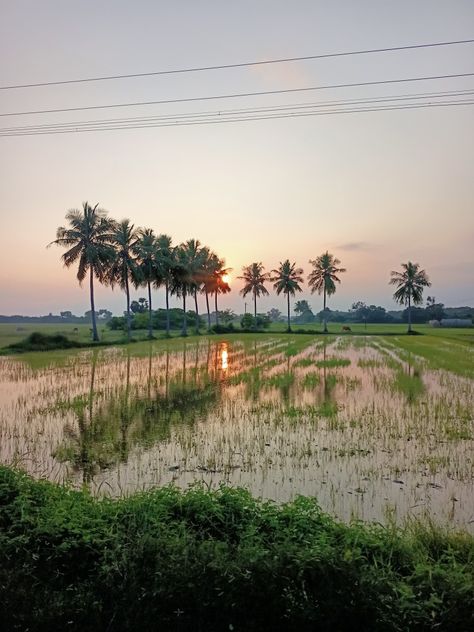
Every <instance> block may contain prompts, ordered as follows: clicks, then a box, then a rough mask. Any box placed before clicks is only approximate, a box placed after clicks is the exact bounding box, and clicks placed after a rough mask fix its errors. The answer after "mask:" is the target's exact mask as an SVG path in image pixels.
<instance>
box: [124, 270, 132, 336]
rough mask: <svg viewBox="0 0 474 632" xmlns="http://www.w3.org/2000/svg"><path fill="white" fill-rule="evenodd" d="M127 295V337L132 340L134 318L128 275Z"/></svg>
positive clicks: (126, 280) (126, 281)
mask: <svg viewBox="0 0 474 632" xmlns="http://www.w3.org/2000/svg"><path fill="white" fill-rule="evenodd" d="M125 295H126V297H127V339H128V341H129V342H130V338H131V337H132V319H131V317H130V289H129V287H128V276H126V277H125Z"/></svg>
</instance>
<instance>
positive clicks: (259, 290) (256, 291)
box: [237, 263, 270, 320]
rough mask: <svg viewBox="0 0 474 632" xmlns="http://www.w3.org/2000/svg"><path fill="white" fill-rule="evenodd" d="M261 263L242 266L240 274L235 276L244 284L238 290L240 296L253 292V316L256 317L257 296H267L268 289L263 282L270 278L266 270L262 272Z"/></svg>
mask: <svg viewBox="0 0 474 632" xmlns="http://www.w3.org/2000/svg"><path fill="white" fill-rule="evenodd" d="M264 269H265V268H264V267H263V264H262V263H252V264H250V265H249V266H244V267H243V268H242V276H239V277H237V278H239V279H242V280H243V281H244V282H245V284H244V287H243V288H242V289H241V290H240V293H241V294H242V296H247V294H249V293H250V292H252V294H253V306H254V316H255V320H256V319H257V296H268V290H267V288H266V287H265V285H264V284H265V282H266V281H269V280H270V275H269V273H268V272H264Z"/></svg>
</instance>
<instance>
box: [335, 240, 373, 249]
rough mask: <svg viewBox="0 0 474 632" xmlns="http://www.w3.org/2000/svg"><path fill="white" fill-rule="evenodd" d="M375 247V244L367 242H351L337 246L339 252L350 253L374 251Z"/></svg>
mask: <svg viewBox="0 0 474 632" xmlns="http://www.w3.org/2000/svg"><path fill="white" fill-rule="evenodd" d="M373 247H374V246H373V244H369V243H368V242H366V241H349V242H347V243H345V244H339V245H338V246H336V248H338V249H339V250H348V251H360V250H372V248H373Z"/></svg>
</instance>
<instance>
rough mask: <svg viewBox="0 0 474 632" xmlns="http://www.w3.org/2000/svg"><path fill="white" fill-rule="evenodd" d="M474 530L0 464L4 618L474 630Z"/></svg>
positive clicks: (94, 626)
mask: <svg viewBox="0 0 474 632" xmlns="http://www.w3.org/2000/svg"><path fill="white" fill-rule="evenodd" d="M473 569H474V539H473V538H472V537H471V536H469V535H449V534H445V533H442V532H439V531H436V530H434V529H433V528H429V527H421V526H418V527H416V528H414V527H412V528H411V529H410V530H408V529H407V530H405V531H399V530H396V529H395V528H393V527H391V528H388V529H384V528H383V527H381V526H366V525H362V524H360V523H355V524H352V525H344V524H340V523H338V522H337V521H336V520H334V519H333V518H331V517H330V516H328V515H326V514H324V513H323V512H322V511H321V510H320V508H319V507H318V505H317V503H316V502H315V501H314V499H309V498H302V497H300V498H298V499H296V500H295V501H293V502H291V503H288V504H285V505H276V504H274V503H271V502H265V501H262V500H255V499H253V498H252V497H251V496H250V494H249V493H248V492H246V491H244V490H238V489H229V488H226V487H221V488H220V489H219V490H217V491H214V492H210V491H207V490H204V489H202V488H198V487H195V488H193V489H190V490H188V491H187V492H181V491H179V490H178V489H176V488H173V487H166V488H163V489H155V490H152V491H149V492H145V493H139V494H135V495H133V496H131V497H128V498H123V499H120V500H110V499H104V500H95V499H93V498H92V497H91V496H90V495H89V494H88V493H87V491H71V490H69V489H67V488H65V487H60V486H57V485H54V484H52V483H49V482H46V481H34V480H32V479H31V478H30V477H28V476H26V475H24V474H21V473H17V472H14V471H12V470H10V469H8V468H5V467H0V587H1V592H2V594H1V599H0V621H1V623H2V624H3V628H2V629H4V630H29V631H31V632H39V631H43V630H44V631H45V632H46V631H49V630H56V629H57V630H72V631H79V630H80V631H81V632H92V631H93V632H101V631H105V630H113V631H114V632H122V631H124V632H125V631H129V630H180V632H186V631H188V630H189V631H191V630H192V631H193V632H194V631H196V632H200V631H206V632H207V631H215V630H245V631H246V632H253V631H257V630H258V631H260V632H261V631H266V630H298V631H299V632H305V631H308V632H309V631H310V630H321V631H323V632H329V631H336V630H337V631H338V632H346V631H347V632H348V631H349V630H350V631H351V632H353V631H357V630H360V631H362V630H364V631H367V630H370V631H371V632H382V631H383V632H390V631H392V632H395V631H397V632H401V631H404V630H437V631H441V632H443V631H444V632H451V631H452V632H463V631H464V632H466V631H467V630H470V629H472V624H473V623H474V619H473V616H474V614H473V613H474V570H473Z"/></svg>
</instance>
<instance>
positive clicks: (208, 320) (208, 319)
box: [206, 290, 211, 331]
mask: <svg viewBox="0 0 474 632" xmlns="http://www.w3.org/2000/svg"><path fill="white" fill-rule="evenodd" d="M206 307H207V329H208V331H209V330H210V329H211V312H210V310H209V294H208V291H207V290H206Z"/></svg>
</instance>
